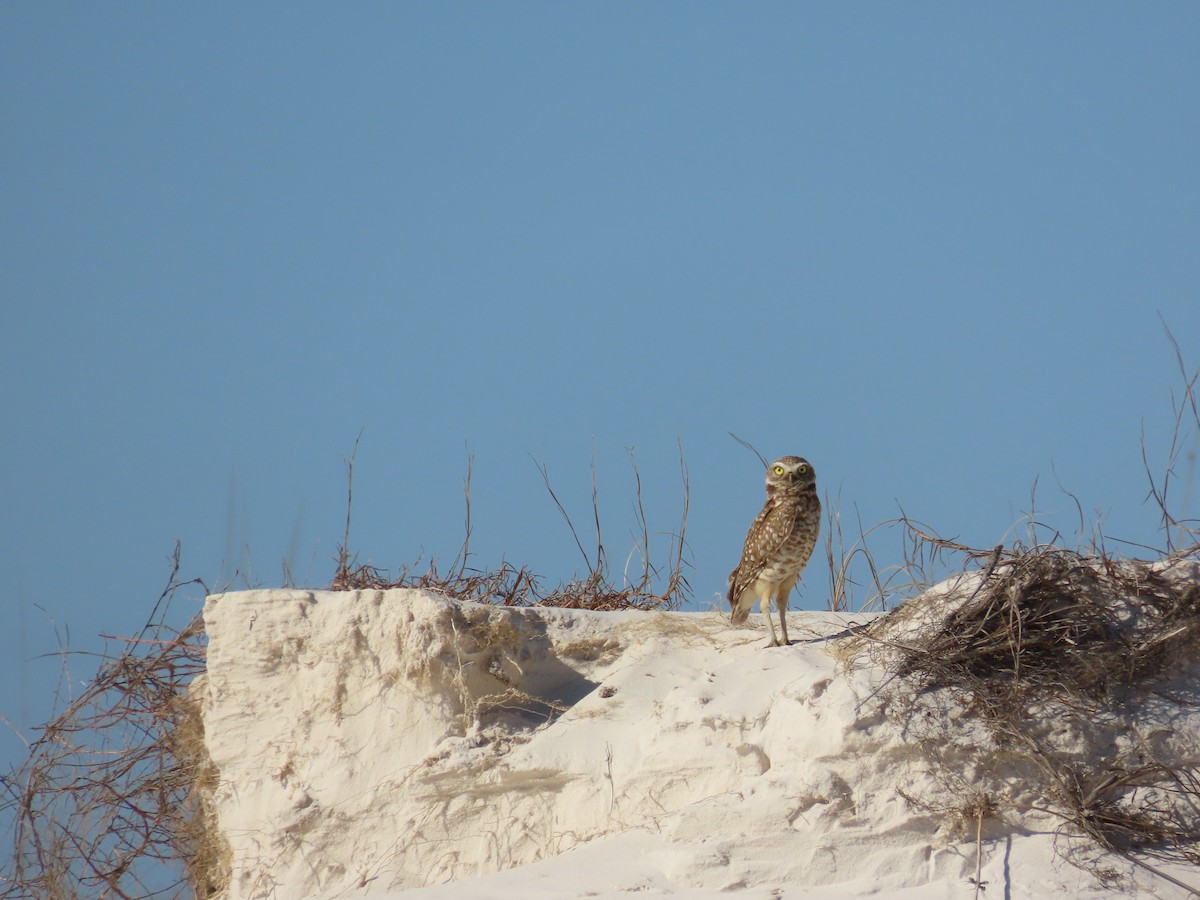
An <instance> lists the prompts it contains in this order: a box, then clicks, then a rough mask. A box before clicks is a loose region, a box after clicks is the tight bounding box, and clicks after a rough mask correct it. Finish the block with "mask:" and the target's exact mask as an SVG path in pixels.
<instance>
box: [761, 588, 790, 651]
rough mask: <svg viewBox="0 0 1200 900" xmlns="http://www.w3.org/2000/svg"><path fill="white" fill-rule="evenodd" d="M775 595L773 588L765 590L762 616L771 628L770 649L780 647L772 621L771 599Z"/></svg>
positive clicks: (785, 638)
mask: <svg viewBox="0 0 1200 900" xmlns="http://www.w3.org/2000/svg"><path fill="white" fill-rule="evenodd" d="M774 594H775V591H774V590H772V589H771V588H769V587H768V588H763V592H762V614H763V618H764V619H766V620H767V628H769V629H770V631H771V643H769V644H767V646H768V647H778V646H779V638H777V637H776V636H775V623H774V622H772V621H771V597H772V596H773V595H774ZM784 640H785V641H786V640H787V632H784Z"/></svg>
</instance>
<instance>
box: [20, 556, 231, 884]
mask: <svg viewBox="0 0 1200 900" xmlns="http://www.w3.org/2000/svg"><path fill="white" fill-rule="evenodd" d="M178 572H179V549H178V547H176V552H175V556H174V558H173V566H172V571H171V577H170V579H169V582H168V585H167V588H166V589H165V590H164V591H163V594H162V595H161V597H160V598H159V602H158V604H157V605H156V606H155V609H154V612H153V614H152V616H151V618H150V621H149V623H148V624H147V625H146V627H145V628H144V629H143V630H142V632H141V633H140V634H139V635H138V636H137V637H133V638H125V639H122V640H121V644H122V647H121V650H120V652H119V653H118V654H117V655H116V656H115V657H113V658H111V659H108V660H107V661H106V662H104V663H103V665H101V667H100V670H99V672H98V673H97V675H96V676H95V678H93V679H92V681H91V682H90V683H89V684H88V685H87V687H86V689H85V690H84V692H83V693H82V694H81V695H80V696H79V697H77V698H76V699H75V700H74V701H73V702H71V703H69V704H68V705H67V706H66V707H65V708H64V709H63V710H62V711H61V712H60V713H59V714H58V715H57V716H56V717H55V718H54V719H53V721H51V722H50V723H49V724H48V725H46V726H44V727H43V729H42V734H41V737H40V738H38V739H37V741H35V742H34V743H33V745H32V746H31V748H30V752H29V756H28V758H27V760H26V762H25V764H24V765H23V766H22V767H21V768H20V769H19V770H18V771H16V772H15V773H14V774H13V775H12V776H11V777H9V778H6V779H4V781H3V795H2V800H0V803H2V805H3V807H4V809H3V812H4V813H5V818H6V819H7V820H9V821H11V822H12V825H13V834H12V859H11V862H10V864H9V866H8V867H7V871H5V872H4V875H3V881H2V882H0V895H2V896H5V897H39V898H41V897H46V898H60V897H63V898H65V897H121V898H124V897H128V898H141V897H148V896H152V895H153V896H162V897H171V896H200V897H205V896H210V895H211V894H212V893H214V892H215V889H216V888H217V887H219V885H220V884H221V875H220V871H221V866H222V860H223V856H224V848H223V847H221V846H219V845H218V837H217V835H218V832H217V831H216V830H215V829H214V828H213V827H212V823H211V821H209V819H210V817H211V810H209V809H207V808H205V806H204V805H203V803H202V802H201V801H200V800H199V793H198V792H197V790H196V787H197V785H200V784H203V783H205V782H208V781H210V780H211V779H212V777H213V774H214V773H213V772H212V765H211V763H210V762H209V760H208V757H207V754H206V753H205V751H204V744H203V738H202V726H201V725H200V723H199V716H198V714H197V712H196V709H195V707H194V705H193V704H192V703H191V702H190V701H189V700H188V699H187V696H186V691H187V687H186V686H187V685H188V684H189V683H190V682H191V681H192V679H193V678H195V676H196V675H198V674H200V673H201V672H202V671H203V670H204V655H205V644H204V631H203V624H202V623H201V621H200V620H199V618H198V617H197V618H196V619H195V620H194V621H193V622H192V623H191V624H189V625H188V626H187V627H186V628H184V629H183V630H182V631H178V632H176V631H173V630H172V629H170V628H169V627H168V626H166V625H165V624H164V623H165V620H166V616H167V613H168V609H169V606H170V602H171V598H172V597H173V596H174V594H175V593H176V592H177V591H178V590H179V589H180V588H182V587H184V586H185V583H180V582H179V581H178ZM190 583H191V582H187V584H190ZM180 861H184V862H185V863H187V864H188V866H189V868H190V871H189V872H188V873H187V875H183V874H181V873H183V871H184V870H183V867H181V866H179V865H178V864H179V862H180ZM147 863H159V864H160V865H147ZM172 864H173V865H172Z"/></svg>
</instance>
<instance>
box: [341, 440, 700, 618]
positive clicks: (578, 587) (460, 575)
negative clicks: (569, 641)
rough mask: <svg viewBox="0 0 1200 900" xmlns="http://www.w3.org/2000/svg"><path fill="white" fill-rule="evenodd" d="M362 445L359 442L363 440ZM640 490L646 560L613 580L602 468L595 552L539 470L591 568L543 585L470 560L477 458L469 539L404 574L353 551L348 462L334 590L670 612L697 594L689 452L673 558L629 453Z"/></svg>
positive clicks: (524, 572) (504, 567) (639, 545)
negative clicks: (603, 522) (659, 552)
mask: <svg viewBox="0 0 1200 900" xmlns="http://www.w3.org/2000/svg"><path fill="white" fill-rule="evenodd" d="M356 447H357V444H356ZM630 465H631V467H632V469H633V476H634V482H635V485H636V493H635V497H634V511H635V515H636V519H637V524H638V538H637V542H636V546H635V548H634V553H632V554H630V556H631V558H632V557H633V556H634V555H637V556H639V557H640V559H641V560H642V565H641V568H640V570H638V571H635V572H633V573H632V574H631V573H630V572H628V571H625V572H623V573H622V577H621V579H620V581H619V582H618V581H616V580H614V578H613V577H612V574H611V570H610V567H609V564H608V557H607V553H606V551H605V547H604V541H603V538H602V535H601V530H600V504H599V491H598V488H597V484H596V470H595V466H594V465H593V467H592V517H593V521H594V526H595V532H596V538H595V550H594V551H593V552H592V553H590V554H589V553H588V551H587V550H586V549H585V548H584V545H583V542H582V541H581V540H580V537H579V532H578V530H577V529H576V527H575V524H574V522H573V521H572V519H571V516H570V514H569V513H568V512H567V510H566V508H565V507H564V506H563V504H562V503H561V502H560V501H559V499H558V495H557V494H555V492H554V488H553V487H552V486H551V484H550V477H549V474H548V472H547V471H546V468H545V466H544V465H541V464H538V471H539V472H540V473H541V475H542V479H543V481H544V482H545V485H546V490H547V491H548V492H549V494H550V499H551V500H552V501H553V503H554V505H555V506H556V507H557V509H558V511H559V512H560V513H561V514H562V516H563V519H564V521H565V522H566V524H567V528H568V529H569V530H570V532H571V536H572V537H573V538H574V540H575V545H576V546H577V547H578V548H579V552H580V553H581V554H582V556H583V559H584V562H585V564H586V566H587V574H586V575H585V576H583V577H574V578H571V579H570V580H568V581H566V582H563V583H560V584H559V585H557V586H556V587H553V588H550V589H546V588H544V587H542V584H541V579H540V578H539V577H538V576H536V575H534V574H533V573H532V572H530V571H529V569H527V568H526V567H524V566H520V567H516V566H512V565H510V564H509V563H507V562H502V563H501V564H500V565H499V566H498V567H497V568H495V569H492V570H490V571H481V570H478V569H474V568H471V567H469V566H468V564H467V563H468V561H469V559H470V556H471V553H470V542H471V534H472V525H471V468H472V467H471V462H470V461H468V464H467V476H466V479H465V487H464V495H465V505H466V523H465V533H466V534H465V538H464V540H463V544H462V547H461V548H460V550H459V552H458V554H457V555H456V556H455V558H454V560H453V561H452V562H451V563H450V565H449V566H448V567H446V569H445V571H442V570H441V569H439V567H438V565H437V562H436V561H435V560H431V561H430V562H429V563H428V564H427V565H425V566H424V569H423V571H421V572H420V573H419V574H418V573H416V572H415V571H414V570H415V569H416V568H417V566H418V565H419V564H414V565H412V566H407V567H404V568H402V569H401V570H400V572H399V574H398V575H395V576H393V575H392V574H391V573H390V572H388V571H385V570H383V569H380V568H377V567H375V566H373V565H369V564H362V565H359V564H358V563H357V561H356V559H355V558H354V557H353V556H351V554H350V551H349V549H348V547H349V543H350V509H351V506H352V502H353V485H354V460H353V456H352V457H351V458H350V459H349V460H348V461H347V464H346V473H347V495H346V532H345V537H344V540H343V543H342V545H341V546H340V547H339V549H338V557H337V570H336V572H335V573H334V577H333V581H332V583H331V585H330V587H331V588H332V589H333V590H339V591H341V590H386V589H389V588H420V589H424V590H431V591H436V592H438V593H440V594H443V595H445V596H448V597H453V598H454V599H456V600H468V601H474V602H477V603H490V604H493V605H497V606H553V607H559V608H562V609H590V610H607V611H611V610H618V609H640V610H671V609H678V608H679V607H680V606H682V605H683V603H684V601H685V600H686V599H687V596H688V594H689V591H690V586H689V584H688V580H687V575H686V572H687V569H688V563H687V561H686V559H685V553H684V549H685V547H686V535H687V520H688V505H689V496H690V493H689V486H688V474H687V466H686V465H685V463H684V461H683V453H682V449H681V450H680V456H679V468H680V473H681V475H682V479H683V511H682V514H681V517H680V522H679V528H678V530H677V531H676V532H672V533H671V535H670V545H669V547H668V550H667V552H666V556H665V558H664V559H662V560H661V562H658V563H656V562H655V561H654V560H653V558H652V554H651V552H650V543H651V540H650V538H651V532H650V528H649V524H648V523H647V521H646V513H645V508H644V505H643V503H642V479H641V474H640V472H639V471H638V467H637V462H636V461H635V460H634V458H633V454H632V452H631V453H630Z"/></svg>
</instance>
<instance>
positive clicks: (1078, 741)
mask: <svg viewBox="0 0 1200 900" xmlns="http://www.w3.org/2000/svg"><path fill="white" fill-rule="evenodd" d="M1181 369H1182V365H1181ZM1185 375H1186V371H1185ZM1198 379H1200V372H1197V373H1196V374H1192V375H1191V376H1190V377H1185V391H1184V393H1183V396H1182V399H1181V400H1179V401H1178V402H1176V404H1175V411H1176V426H1175V430H1174V433H1173V435H1172V438H1171V442H1170V447H1169V454H1168V463H1167V466H1166V473H1167V474H1166V476H1165V477H1163V478H1162V479H1155V478H1154V477H1153V476H1150V483H1151V488H1150V497H1151V498H1152V499H1153V500H1154V501H1155V502H1156V503H1157V505H1158V506H1159V509H1160V510H1161V512H1162V524H1163V532H1164V535H1165V543H1166V547H1165V548H1164V549H1162V550H1161V551H1159V552H1158V553H1156V554H1155V559H1154V560H1152V561H1142V560H1135V559H1118V558H1114V557H1113V556H1112V555H1110V554H1109V553H1108V552H1107V551H1106V550H1105V548H1104V546H1103V544H1102V543H1101V544H1097V543H1096V542H1095V541H1093V542H1092V543H1091V544H1090V545H1089V546H1088V547H1087V548H1086V549H1078V550H1072V549H1067V548H1065V547H1063V546H1062V545H1061V541H1060V540H1059V539H1058V537H1057V535H1055V536H1053V538H1052V539H1051V540H1049V541H1043V542H1039V541H1031V542H1029V543H1021V542H1017V543H1014V544H1012V545H1011V546H1005V545H999V546H996V547H994V548H991V549H976V548H971V547H968V546H965V545H963V544H960V543H957V542H954V541H948V540H944V539H942V538H939V537H937V536H936V535H934V534H932V533H931V532H930V531H929V530H928V529H927V528H925V527H924V526H921V525H919V524H918V523H915V522H912V521H909V520H907V519H902V520H901V525H902V526H903V527H904V529H905V532H906V540H907V541H908V548H909V552H908V554H907V564H906V565H905V566H902V567H900V569H901V570H903V571H904V572H905V573H906V574H907V576H909V579H910V580H911V581H912V582H913V583H915V584H923V585H924V590H923V591H922V592H920V593H919V594H918V595H917V596H915V597H912V598H911V599H909V600H907V601H905V602H903V603H902V604H901V605H899V606H897V607H896V608H894V609H892V611H891V612H889V613H887V614H886V615H884V616H882V617H880V618H878V619H876V620H874V621H873V622H871V623H870V624H868V625H866V626H865V627H862V628H860V629H858V630H857V632H856V633H855V634H854V635H852V636H850V637H848V638H844V639H843V640H842V641H841V642H840V646H839V648H838V652H839V654H840V656H841V657H842V659H843V660H844V661H845V662H846V663H847V664H848V665H856V664H862V663H864V662H865V663H869V664H871V665H873V666H875V667H877V668H878V670H879V671H880V672H881V673H883V674H882V677H881V682H880V685H879V687H878V689H877V690H876V692H875V694H874V695H872V697H871V698H870V699H869V700H868V701H866V702H870V703H877V704H879V707H880V708H881V709H882V710H884V711H885V712H886V713H887V715H888V716H890V717H891V718H892V719H893V721H895V722H898V723H900V724H901V726H902V727H903V729H904V731H905V732H906V734H907V735H908V736H909V737H910V738H911V739H913V740H916V741H918V742H920V743H921V744H922V746H923V747H924V748H925V750H926V757H927V759H928V760H929V761H930V762H931V764H932V765H933V767H934V771H935V772H936V773H937V774H938V776H939V780H940V781H941V782H942V784H943V786H944V787H946V788H947V789H948V791H949V795H950V796H958V797H959V798H961V803H960V804H959V806H958V808H954V807H953V806H947V805H946V803H945V801H944V799H943V800H933V799H931V798H926V797H915V796H909V795H906V794H902V796H904V797H905V799H907V800H908V801H909V802H911V803H913V804H915V805H917V806H923V807H927V808H930V809H933V810H936V811H937V812H938V813H941V814H942V815H943V821H945V822H947V823H950V825H952V826H953V824H954V823H955V822H957V823H958V829H957V830H958V832H959V833H958V835H957V836H958V837H959V838H963V837H967V836H968V835H967V834H966V833H965V832H967V831H970V832H972V833H973V837H974V839H975V840H976V841H977V842H979V841H981V834H982V830H983V826H984V823H985V821H987V820H997V819H999V820H1003V819H1004V818H1005V816H1006V815H1008V814H1010V813H1021V814H1026V813H1030V812H1033V813H1040V814H1043V815H1046V816H1049V817H1052V818H1053V819H1057V820H1058V822H1059V826H1060V831H1059V834H1060V838H1061V844H1062V845H1063V847H1062V849H1063V851H1064V855H1065V856H1066V857H1067V858H1068V859H1070V860H1072V861H1073V862H1076V863H1079V864H1082V865H1084V866H1086V867H1088V868H1089V869H1090V870H1091V871H1092V872H1093V873H1094V874H1096V875H1097V877H1098V878H1100V879H1101V880H1102V881H1106V882H1113V883H1116V882H1117V881H1119V877H1118V870H1117V869H1116V868H1114V867H1113V865H1112V860H1113V858H1114V854H1115V855H1116V856H1117V857H1119V858H1122V859H1124V860H1125V861H1126V862H1127V863H1128V864H1129V865H1130V866H1136V867H1141V868H1143V869H1145V870H1149V871H1151V872H1153V873H1154V875H1155V876H1157V877H1159V878H1162V879H1164V880H1166V881H1169V882H1171V883H1173V884H1175V885H1176V886H1177V887H1181V888H1183V889H1185V890H1188V891H1192V892H1194V893H1197V894H1200V879H1194V878H1193V879H1190V880H1192V881H1193V882H1195V883H1193V884H1187V883H1185V882H1184V881H1183V880H1181V879H1180V878H1179V877H1177V874H1176V875H1172V874H1170V873H1169V872H1167V871H1164V869H1163V868H1162V866H1163V865H1164V864H1175V865H1181V866H1196V865H1200V530H1198V529H1197V527H1196V522H1195V521H1194V520H1181V519H1179V518H1177V517H1175V516H1174V515H1173V514H1172V513H1171V512H1170V511H1169V506H1168V503H1167V497H1168V487H1169V485H1170V482H1171V479H1172V477H1173V474H1174V470H1175V464H1176V462H1177V460H1178V459H1179V456H1180V454H1181V451H1182V448H1183V444H1184V442H1183V440H1182V435H1183V430H1184V429H1183V426H1184V424H1185V423H1194V424H1195V426H1196V434H1197V435H1200V413H1198V412H1197V402H1196V396H1195V388H1196V384H1197V381H1198ZM1149 471H1150V470H1149V466H1147V474H1148V475H1149ZM1031 535H1033V536H1036V528H1033V529H1031ZM950 560H954V561H957V566H956V568H957V570H958V574H957V575H953V576H951V577H949V578H946V579H944V580H941V581H940V582H939V583H937V584H936V585H934V584H932V581H931V579H927V578H923V577H922V573H923V572H924V571H925V570H926V568H927V567H932V566H933V565H934V564H935V563H936V566H937V567H938V568H945V567H947V564H948V561H950ZM872 572H873V573H874V569H873V568H872ZM875 583H876V585H880V579H879V578H878V577H876V578H875ZM880 590H881V591H882V590H883V588H882V587H880ZM978 877H979V875H978V871H977V873H976V878H975V879H973V883H975V885H976V891H977V895H978V892H979V891H980V890H982V889H983V887H984V885H983V884H982V883H979V882H978Z"/></svg>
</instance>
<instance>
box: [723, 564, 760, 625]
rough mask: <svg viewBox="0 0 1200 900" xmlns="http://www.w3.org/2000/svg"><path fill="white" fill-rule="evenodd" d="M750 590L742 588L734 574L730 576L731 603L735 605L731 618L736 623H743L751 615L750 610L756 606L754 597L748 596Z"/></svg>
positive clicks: (729, 594) (729, 596)
mask: <svg viewBox="0 0 1200 900" xmlns="http://www.w3.org/2000/svg"><path fill="white" fill-rule="evenodd" d="M749 593H750V592H749V591H748V590H746V589H745V588H742V587H741V586H740V585H738V583H737V579H736V578H734V576H733V575H730V576H729V593H728V595H727V596H728V598H729V605H730V606H732V607H733V612H732V613H730V616H729V620H730V621H731V622H733V624H734V625H741V624H742V623H743V622H745V621H746V619H748V618H749V617H750V610H751V608H752V607H753V606H754V598H753V597H752V596H751V597H747V594H749Z"/></svg>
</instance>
